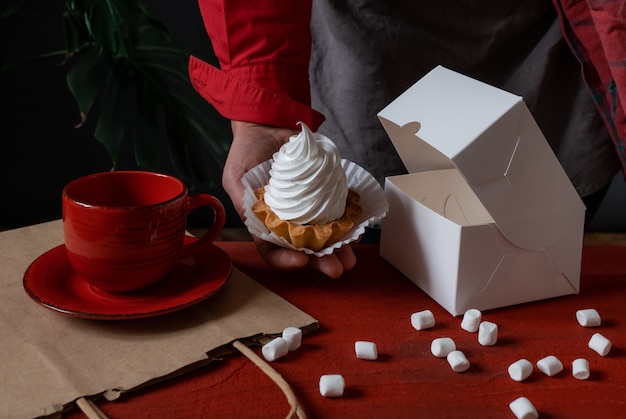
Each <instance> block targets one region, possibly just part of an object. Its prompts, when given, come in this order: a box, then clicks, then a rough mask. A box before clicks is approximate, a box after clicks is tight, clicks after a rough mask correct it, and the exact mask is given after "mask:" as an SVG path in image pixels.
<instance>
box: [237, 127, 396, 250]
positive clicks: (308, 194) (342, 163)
mask: <svg viewBox="0 0 626 419" xmlns="http://www.w3.org/2000/svg"><path fill="white" fill-rule="evenodd" d="M300 125H301V126H302V131H301V132H300V133H299V134H298V135H294V136H292V137H290V138H289V141H288V142H287V143H285V144H283V146H282V147H281V148H280V150H279V151H278V152H276V153H275V154H274V156H273V158H272V160H270V161H268V162H266V163H264V164H262V165H260V166H259V167H257V168H255V169H254V170H252V171H251V172H249V173H248V174H246V176H244V178H243V179H242V181H243V182H244V185H246V186H247V191H246V196H245V197H244V203H246V206H247V208H246V217H247V220H246V225H247V226H248V229H249V230H250V232H251V233H252V234H255V235H257V236H259V237H261V238H264V239H266V240H267V239H268V238H270V239H271V238H273V239H274V240H270V241H274V242H277V243H279V244H281V245H288V246H287V247H293V248H296V249H305V250H307V251H308V252H309V253H310V252H320V251H322V250H323V249H331V250H330V251H332V249H333V248H335V247H339V246H340V245H341V244H344V243H347V242H349V241H352V240H355V239H356V238H358V235H360V234H362V233H363V232H364V227H365V226H366V225H367V224H369V223H370V222H372V221H374V220H378V219H380V218H382V216H384V214H385V213H386V211H387V203H386V200H385V198H384V194H383V193H382V189H381V188H380V185H378V182H376V180H375V179H374V178H373V177H372V176H371V175H370V174H369V173H367V172H366V171H365V170H363V169H362V168H360V167H359V166H357V165H355V164H354V163H351V162H348V161H346V160H342V159H341V157H340V154H339V151H338V149H337V147H336V146H335V144H334V143H333V142H332V141H331V140H330V139H329V138H328V137H325V136H323V135H321V134H319V133H313V132H312V131H311V130H310V129H309V128H308V127H307V126H306V125H305V124H304V123H300ZM372 191H374V192H375V194H376V195H377V196H376V197H375V198H374V199H376V200H378V203H377V204H376V205H375V208H374V210H375V212H376V215H373V216H372V214H371V211H369V212H368V214H364V207H363V202H361V201H362V196H361V195H362V193H363V192H367V193H371V192H372ZM365 201H366V203H371V202H372V200H371V199H369V200H367V199H366V200H365ZM370 206H371V205H370ZM364 215H367V217H366V218H363V216H364ZM251 218H252V219H251ZM254 218H256V219H254ZM258 221H260V222H261V225H259V222H258ZM263 227H265V229H266V231H263ZM355 234H356V235H355ZM325 253H328V252H325Z"/></svg>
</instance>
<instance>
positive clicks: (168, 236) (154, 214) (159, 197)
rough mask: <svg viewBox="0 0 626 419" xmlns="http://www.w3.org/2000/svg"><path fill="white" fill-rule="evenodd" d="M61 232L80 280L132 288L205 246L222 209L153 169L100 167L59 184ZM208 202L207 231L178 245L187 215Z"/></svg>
mask: <svg viewBox="0 0 626 419" xmlns="http://www.w3.org/2000/svg"><path fill="white" fill-rule="evenodd" d="M62 201H63V202H62V207H63V232H64V237H65V247H66V249H67V256H68V258H69V261H70V263H71V265H72V267H73V269H74V270H75V271H76V273H77V274H78V275H80V276H81V277H82V278H83V279H84V280H85V281H87V282H88V283H90V284H91V285H93V286H94V287H97V288H99V289H100V290H102V291H106V292H128V291H135V290H138V289H140V288H143V287H146V286H148V285H150V284H153V283H155V282H157V281H158V280H159V279H161V278H163V277H165V276H166V275H167V274H168V273H169V272H170V270H171V269H172V267H173V265H174V264H175V263H176V262H177V261H179V260H181V259H183V258H185V257H187V256H191V255H196V254H199V253H201V252H202V251H204V250H206V249H207V248H208V247H209V246H211V244H212V243H213V241H214V240H215V239H216V238H217V236H218V235H219V233H220V232H221V231H222V228H223V227H224V222H225V221H226V213H225V211H224V206H223V205H222V203H221V202H220V201H219V200H218V199H217V198H215V197H214V196H212V195H209V194H197V195H191V196H190V195H189V194H188V191H187V188H186V187H185V185H184V183H183V182H181V181H180V180H179V179H177V178H175V177H172V176H168V175H164V174H159V173H153V172H145V171H119V172H103V173H96V174H93V175H89V176H85V177H81V178H78V179H76V180H74V181H72V182H70V183H69V184H68V185H67V186H65V188H64V189H63V198H62ZM203 206H208V207H211V208H212V210H213V214H214V220H213V224H212V225H211V227H210V229H209V230H208V231H207V232H206V233H205V234H204V235H203V236H202V237H200V238H199V239H198V240H196V241H194V242H192V243H189V244H183V240H184V238H185V231H186V224H187V216H188V215H189V213H191V212H192V211H194V210H195V209H197V208H199V207H203Z"/></svg>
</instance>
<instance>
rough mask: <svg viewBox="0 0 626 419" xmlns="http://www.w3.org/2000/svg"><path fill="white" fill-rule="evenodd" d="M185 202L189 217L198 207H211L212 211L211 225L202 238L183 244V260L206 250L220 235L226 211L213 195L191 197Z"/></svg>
mask: <svg viewBox="0 0 626 419" xmlns="http://www.w3.org/2000/svg"><path fill="white" fill-rule="evenodd" d="M187 202H188V205H187V214H186V215H189V214H190V213H191V212H193V211H194V210H196V209H198V208H200V207H205V206H206V207H211V208H212V209H213V223H212V224H211V227H210V228H209V230H208V231H207V232H206V233H204V235H203V236H202V237H200V238H199V239H198V240H196V241H194V242H191V243H188V244H185V245H184V246H183V250H182V257H183V258H185V257H187V256H191V255H193V254H196V253H198V252H199V251H201V250H203V249H206V248H208V247H209V246H210V245H211V244H212V243H213V242H214V241H215V239H216V238H217V236H218V235H219V234H220V233H221V231H222V229H223V228H224V223H225V222H226V211H225V210H224V205H222V203H221V202H220V201H219V199H217V198H216V197H214V196H213V195H209V194H197V195H191V196H188V197H187Z"/></svg>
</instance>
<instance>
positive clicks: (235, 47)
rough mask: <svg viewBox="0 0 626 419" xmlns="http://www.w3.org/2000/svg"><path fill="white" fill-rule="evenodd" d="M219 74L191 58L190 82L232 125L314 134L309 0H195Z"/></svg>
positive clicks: (316, 115) (317, 115)
mask: <svg viewBox="0 0 626 419" xmlns="http://www.w3.org/2000/svg"><path fill="white" fill-rule="evenodd" d="M199 6H200V12H201V14H202V18H203V20H204V24H205V27H206V30H207V33H208V34H209V37H210V38H211V41H212V44H213V49H214V52H215V55H216V56H217V58H218V60H219V63H220V67H221V68H220V69H218V68H216V67H214V66H212V65H210V64H208V63H206V62H204V61H202V60H200V59H199V58H197V57H193V56H192V57H191V58H190V60H189V76H190V79H191V83H192V85H193V86H194V88H195V89H196V91H198V93H200V95H201V96H202V97H204V99H206V100H207V101H208V102H209V103H211V104H212V105H213V106H214V107H215V108H216V109H217V110H218V112H220V113H221V114H222V115H223V116H225V117H226V118H228V119H231V120H238V121H247V122H255V123H259V124H264V125H274V126H280V127H286V128H294V129H297V123H298V122H299V121H302V122H304V123H306V124H307V125H308V126H309V127H311V129H314V130H316V129H317V128H318V127H319V125H320V124H321V123H322V122H323V120H324V117H323V115H322V114H320V113H319V112H317V111H315V110H314V109H312V108H311V106H310V104H311V93H310V85H309V60H310V57H311V32H310V29H309V24H310V20H311V0H288V1H284V0H283V1H280V0H254V1H250V0H199Z"/></svg>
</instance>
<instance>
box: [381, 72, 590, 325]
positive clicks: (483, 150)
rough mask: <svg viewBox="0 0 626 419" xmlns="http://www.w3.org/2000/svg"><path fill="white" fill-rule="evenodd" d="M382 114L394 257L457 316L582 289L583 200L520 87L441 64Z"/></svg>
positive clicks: (387, 239) (384, 249) (387, 254)
mask: <svg viewBox="0 0 626 419" xmlns="http://www.w3.org/2000/svg"><path fill="white" fill-rule="evenodd" d="M378 117H379V119H380V121H381V123H382V125H383V126H384V128H385V130H386V131H387V134H388V135H389V137H390V138H391V141H392V142H393V144H394V147H395V148H396V150H397V151H398V153H399V155H400V157H401V158H402V160H403V162H404V164H405V166H406V168H407V170H408V172H409V174H407V175H400V176H391V177H388V178H387V179H386V180H385V194H386V196H387V199H388V201H389V212H388V214H387V217H386V218H385V219H384V220H383V222H382V235H381V246H380V252H381V255H382V256H383V257H384V258H385V259H387V260H388V261H389V262H391V263H392V264H393V265H394V266H395V267H396V268H397V269H398V270H400V271H401V272H402V273H403V274H404V275H406V276H407V277H408V278H409V279H411V280H412V281H413V282H415V283H416V284H417V285H418V286H419V287H420V288H421V289H422V290H424V291H425V292H426V293H427V294H429V295H430V296H431V297H432V298H433V299H434V300H435V301H437V302H438V303H439V304H440V305H441V306H443V307H444V308H445V309H446V310H448V311H449V312H450V313H451V314H453V315H459V314H463V313H464V312H465V311H466V310H468V309H470V308H474V309H479V310H488V309H493V308H497V307H504V306H509V305H513V304H519V303H524V302H529V301H535V300H540V299H545V298H550V297H556V296H560V295H566V294H574V293H577V292H578V290H579V282H580V262H581V253H582V239H583V229H584V213H585V208H584V205H583V203H582V201H581V199H580V197H579V196H578V194H577V192H576V190H575V189H574V187H573V186H572V184H571V182H570V180H569V179H568V177H567V175H566V174H565V172H564V171H563V168H562V167H561V165H560V163H559V161H558V160H557V158H556V156H555V155H554V153H553V151H552V149H551V148H550V146H549V145H548V143H547V141H546V139H545V137H544V136H543V134H542V132H541V130H540V129H539V127H538V126H537V124H536V122H535V120H534V119H533V117H532V115H531V114H530V112H529V110H528V108H527V107H526V105H525V104H524V102H523V100H522V98H521V97H519V96H516V95H513V94H511V93H508V92H505V91H503V90H501V89H498V88H495V87H493V86H489V85H487V84H485V83H482V82H479V81H477V80H474V79H471V78H468V77H466V76H463V75H460V74H458V73H455V72H453V71H451V70H448V69H446V68H443V67H441V66H440V67H437V68H435V69H433V70H432V71H431V72H430V73H428V74H427V75H426V76H424V77H423V78H422V79H420V80H419V81H418V82H417V83H416V84H415V85H413V86H412V87H411V88H409V89H408V90H407V91H406V92H404V93H403V94H402V95H401V96H399V97H398V98H397V99H396V100H395V101H393V102H392V103H391V104H390V105H388V106H387V107H386V108H385V109H383V110H382V111H381V112H380V113H379V114H378Z"/></svg>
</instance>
